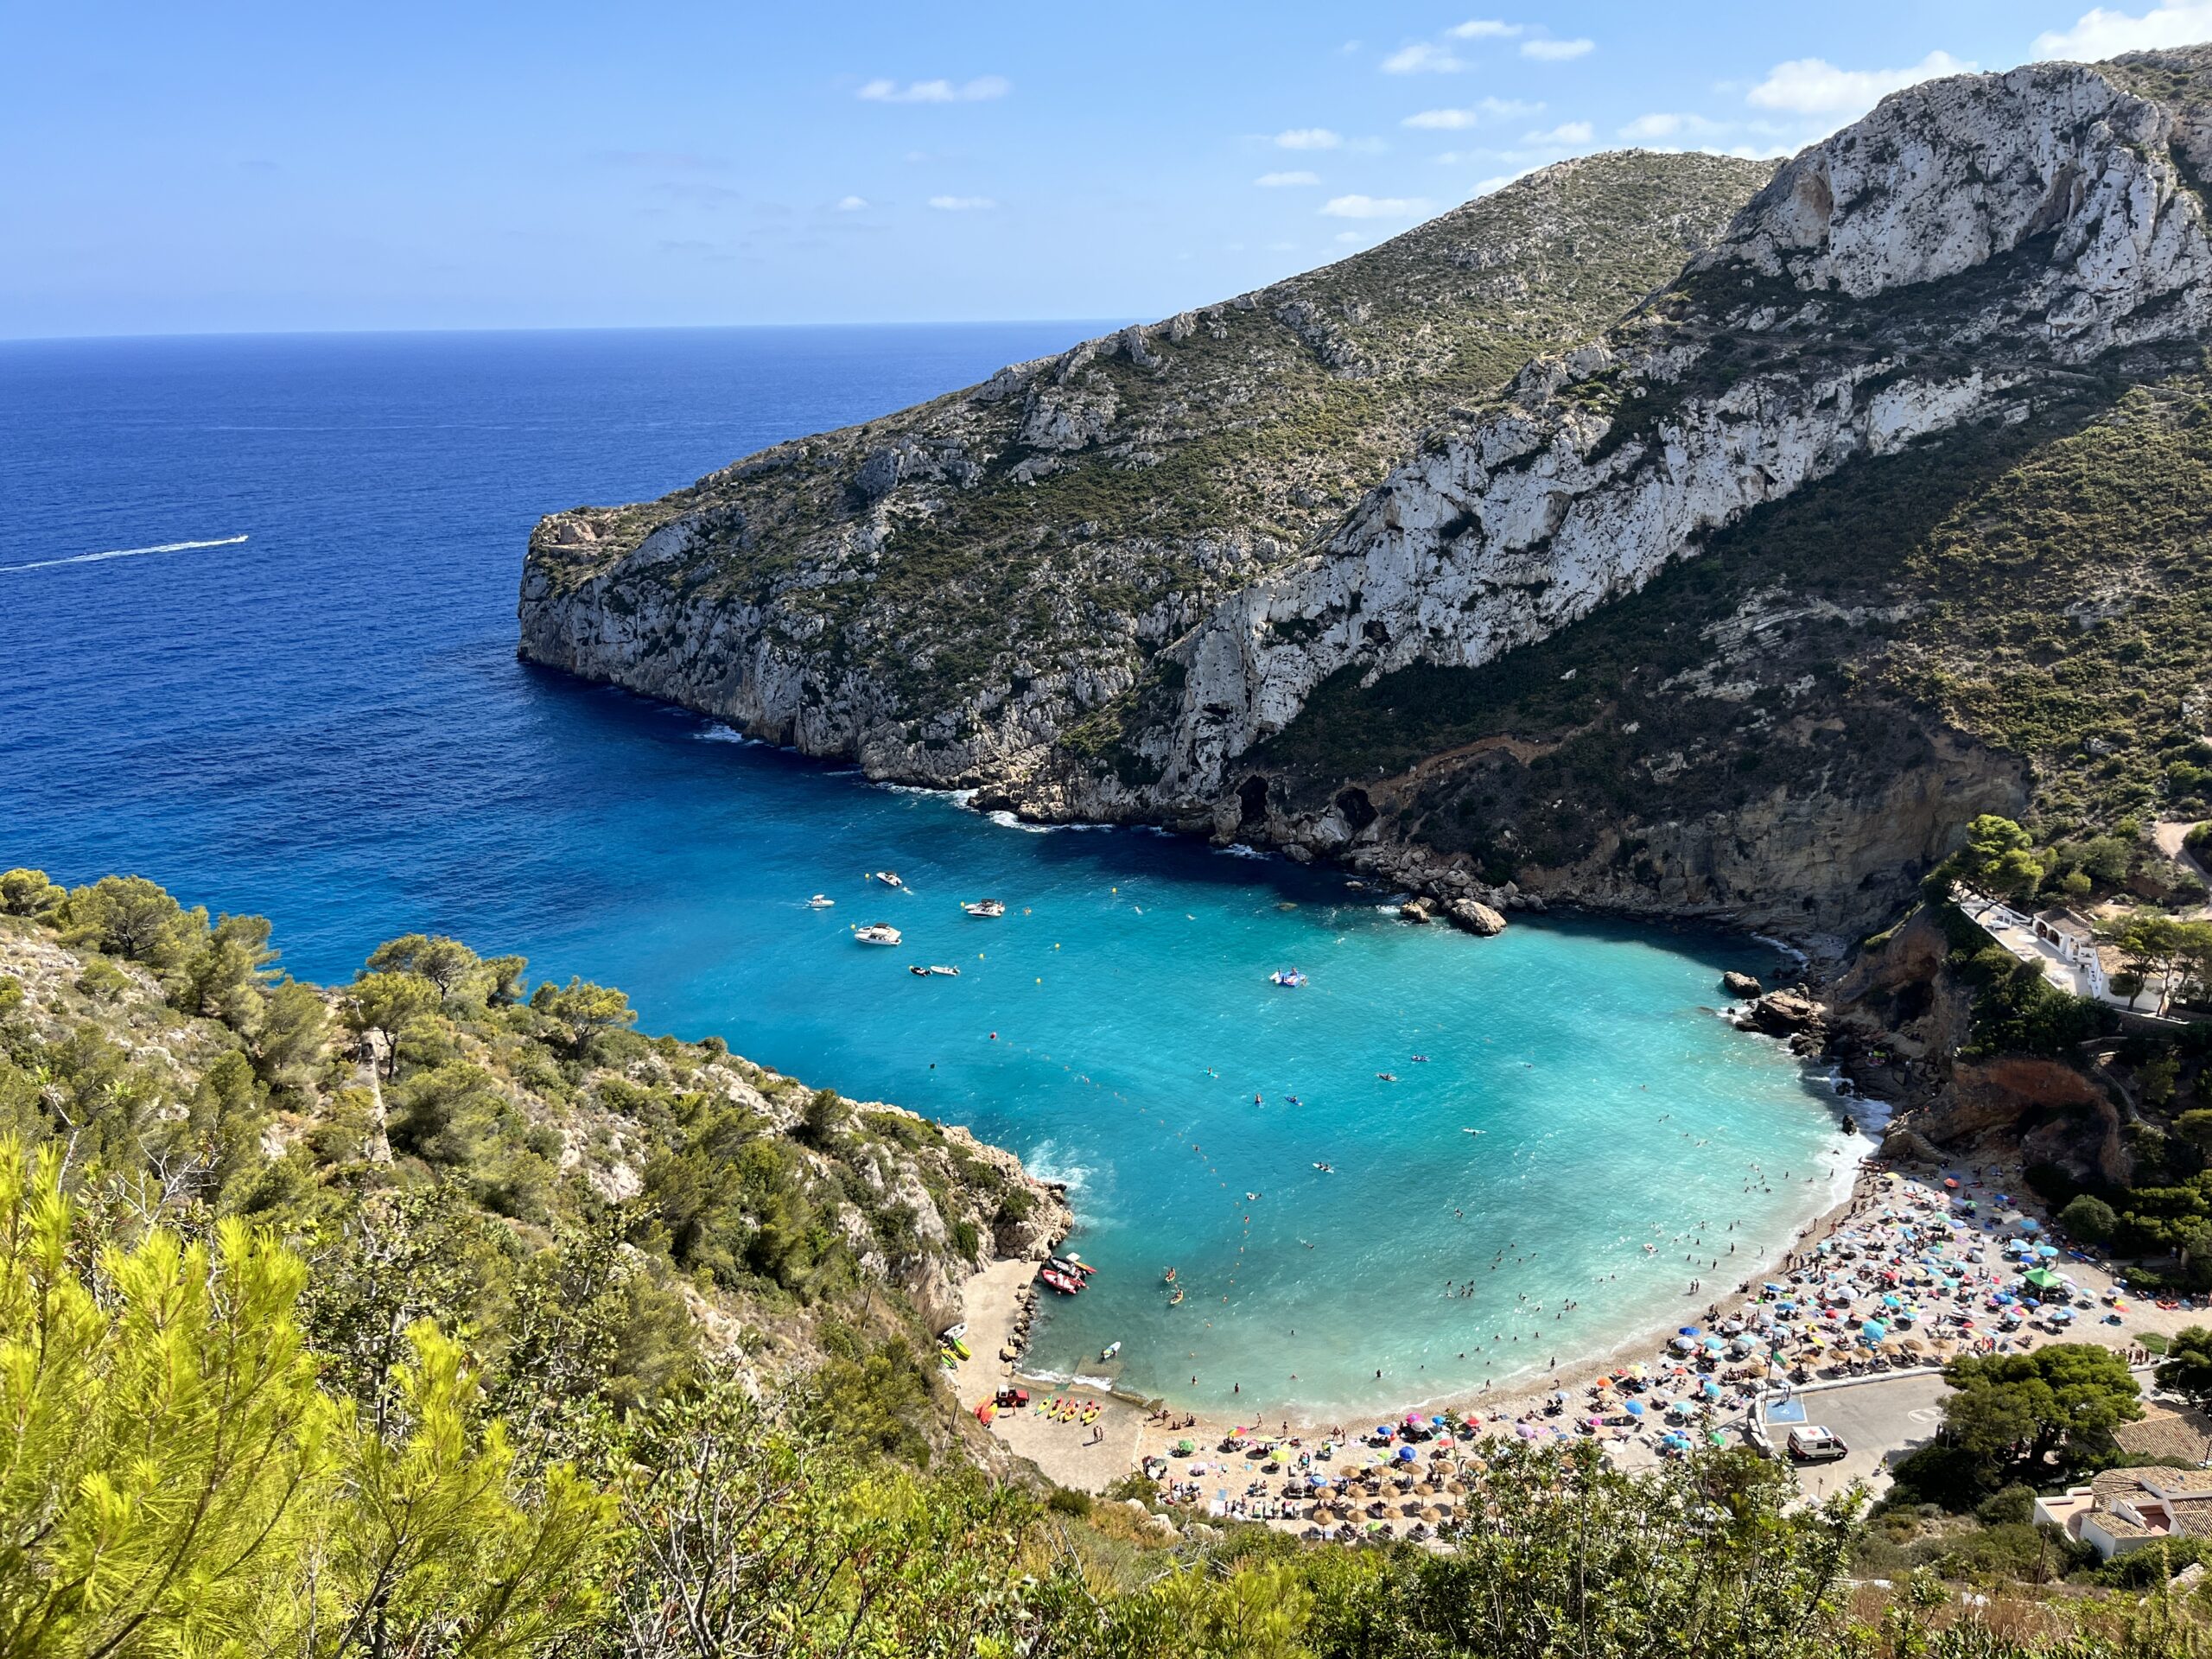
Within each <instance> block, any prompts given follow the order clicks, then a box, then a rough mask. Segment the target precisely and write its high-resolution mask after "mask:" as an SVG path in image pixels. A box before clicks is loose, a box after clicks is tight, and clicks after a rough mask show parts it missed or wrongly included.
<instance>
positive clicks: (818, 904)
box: [806, 893, 837, 910]
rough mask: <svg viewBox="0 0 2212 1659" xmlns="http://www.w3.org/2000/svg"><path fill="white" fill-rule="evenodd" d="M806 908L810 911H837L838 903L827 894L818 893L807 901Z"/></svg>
mask: <svg viewBox="0 0 2212 1659" xmlns="http://www.w3.org/2000/svg"><path fill="white" fill-rule="evenodd" d="M806 907H807V908H808V909H809V910H835V909H836V907H837V901H836V899H832V898H831V897H830V896H829V894H828V893H816V894H815V895H814V897H813V898H811V899H808V900H807V901H806Z"/></svg>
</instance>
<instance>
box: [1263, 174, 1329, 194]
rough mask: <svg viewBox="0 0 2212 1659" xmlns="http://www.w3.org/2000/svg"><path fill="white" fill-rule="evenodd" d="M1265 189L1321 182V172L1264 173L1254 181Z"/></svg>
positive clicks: (1278, 188)
mask: <svg viewBox="0 0 2212 1659" xmlns="http://www.w3.org/2000/svg"><path fill="white" fill-rule="evenodd" d="M1252 182H1253V183H1255V184H1256V185H1258V186H1259V187H1260V188H1262V189H1263V190H1280V189H1281V188H1283V187H1284V186H1286V185H1294V184H1319V183H1320V182H1321V175H1319V173H1262V174H1261V175H1260V176H1259V177H1258V178H1256V179H1255V180H1253V181H1252Z"/></svg>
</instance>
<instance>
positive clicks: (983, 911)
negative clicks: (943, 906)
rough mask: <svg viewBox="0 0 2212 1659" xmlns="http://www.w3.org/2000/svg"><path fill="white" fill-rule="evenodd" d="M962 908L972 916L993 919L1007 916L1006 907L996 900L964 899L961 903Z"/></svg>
mask: <svg viewBox="0 0 2212 1659" xmlns="http://www.w3.org/2000/svg"><path fill="white" fill-rule="evenodd" d="M960 908H961V909H963V910H964V911H966V912H968V913H969V915H970V916H982V917H992V916H1003V915H1005V914H1006V906H1004V905H1003V904H1001V903H1000V902H999V900H997V899H962V900H961V901H960Z"/></svg>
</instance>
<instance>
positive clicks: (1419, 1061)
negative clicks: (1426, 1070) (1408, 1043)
mask: <svg viewBox="0 0 2212 1659" xmlns="http://www.w3.org/2000/svg"><path fill="white" fill-rule="evenodd" d="M1407 1058H1408V1059H1410V1060H1412V1061H1413V1063H1414V1065H1427V1064H1428V1056H1427V1055H1426V1054H1412V1055H1408V1057H1407Z"/></svg>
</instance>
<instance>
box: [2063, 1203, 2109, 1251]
mask: <svg viewBox="0 0 2212 1659" xmlns="http://www.w3.org/2000/svg"><path fill="white" fill-rule="evenodd" d="M2058 1224H2059V1225H2060V1226H2061V1227H2063V1228H2064V1229H2065V1230H2066V1231H2067V1233H2068V1235H2069V1236H2071V1237H2074V1238H2080V1239H2086V1240H2088V1242H2089V1243H2093V1244H2101V1243H2105V1242H2106V1241H2107V1239H2109V1238H2111V1236H2112V1234H2113V1228H2115V1227H2117V1226H2119V1225H2120V1217H2119V1216H2117V1215H2116V1214H2114V1213H2113V1207H2112V1205H2108V1204H2107V1203H2106V1202H2105V1201H2104V1200H2103V1199H2102V1198H2098V1197H2096V1196H2095V1195H2094V1193H2089V1192H2084V1193H2082V1196H2081V1197H2079V1198H2075V1200H2074V1202H2073V1203H2071V1204H2069V1205H2067V1206H2066V1207H2065V1208H2064V1209H2063V1210H2062V1211H2059V1212H2058Z"/></svg>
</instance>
